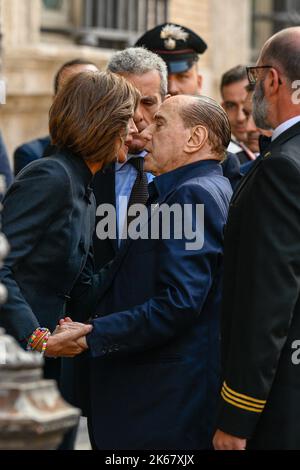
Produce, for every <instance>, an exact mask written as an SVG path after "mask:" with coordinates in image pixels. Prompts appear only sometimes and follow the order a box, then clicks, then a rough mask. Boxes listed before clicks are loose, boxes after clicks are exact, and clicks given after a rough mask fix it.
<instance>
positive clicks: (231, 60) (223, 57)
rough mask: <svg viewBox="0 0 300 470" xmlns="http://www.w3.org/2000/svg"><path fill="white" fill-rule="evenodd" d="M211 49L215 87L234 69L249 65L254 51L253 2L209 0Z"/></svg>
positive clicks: (247, 0)
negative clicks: (228, 71)
mask: <svg viewBox="0 0 300 470" xmlns="http://www.w3.org/2000/svg"><path fill="white" fill-rule="evenodd" d="M210 3H211V25H212V34H211V49H212V51H213V54H212V57H211V60H212V69H213V72H214V82H215V83H214V87H215V89H217V88H218V87H219V83H220V79H221V76H222V74H223V73H224V72H226V71H227V70H229V69H230V68H231V67H234V66H235V65H238V64H241V65H247V64H248V63H249V61H250V56H251V51H250V44H251V41H250V39H251V21H252V16H251V0H227V1H226V2H225V4H224V2H221V1H220V0H210Z"/></svg>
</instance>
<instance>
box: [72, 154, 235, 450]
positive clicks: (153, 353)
mask: <svg viewBox="0 0 300 470" xmlns="http://www.w3.org/2000/svg"><path fill="white" fill-rule="evenodd" d="M152 185H154V186H152V189H153V188H155V190H156V194H157V203H159V204H163V203H165V204H166V205H168V206H171V205H173V204H179V206H180V207H181V208H182V207H183V205H184V204H191V205H192V207H193V211H195V205H196V204H204V206H205V223H204V245H203V247H202V248H201V249H200V248H198V249H197V250H193V251H192V250H188V249H187V247H186V243H187V242H188V240H187V238H186V237H185V236H183V237H182V238H181V239H180V240H177V239H175V237H174V225H172V224H171V237H170V239H162V237H160V239H159V240H154V239H152V240H151V239H146V240H145V239H144V240H142V239H139V240H136V241H129V242H128V244H127V245H125V246H124V247H123V249H121V250H120V253H119V254H118V256H117V258H116V259H115V261H114V263H113V265H112V267H111V270H110V273H109V274H108V278H107V280H106V282H105V283H104V285H103V286H102V289H101V292H100V301H99V305H98V307H97V310H96V312H97V314H98V318H96V319H95V320H93V321H92V323H93V326H94V330H93V332H92V333H91V335H89V337H88V343H89V347H90V355H91V359H90V360H89V367H90V397H89V403H90V406H91V410H90V416H91V418H90V425H91V429H92V433H93V437H94V439H95V441H96V444H97V446H98V447H99V448H101V449H196V448H197V449H202V448H208V447H209V446H210V443H211V437H212V430H213V425H214V419H215V411H216V399H217V391H218V388H219V326H218V325H219V305H220V280H221V265H222V257H223V255H222V253H223V229H224V225H225V222H226V218H227V209H228V205H229V200H230V197H231V194H232V191H231V187H230V184H229V182H228V180H227V179H226V178H224V177H223V176H222V170H221V167H220V165H219V164H218V163H217V162H213V161H203V162H197V163H194V164H191V165H188V166H186V167H183V168H179V169H177V170H175V171H173V172H171V173H168V174H165V175H162V176H160V177H158V178H156V179H155V180H154V183H152ZM157 211H158V207H157V205H155V206H154V207H153V208H152V210H151V212H149V221H148V223H149V224H150V221H153V219H154V217H155V214H156V213H157ZM171 220H172V218H171ZM189 220H190V221H192V222H193V230H195V229H196V228H197V229H198V230H199V231H201V230H202V229H203V226H202V225H201V223H200V224H199V223H196V218H195V212H193V214H191V215H190V219H189ZM146 226H147V223H146ZM79 360H80V359H79ZM87 360H88V359H87ZM85 370H87V366H85ZM79 383H80V386H81V387H83V385H84V384H85V383H86V382H85V381H84V380H83V379H81V380H80V381H79Z"/></svg>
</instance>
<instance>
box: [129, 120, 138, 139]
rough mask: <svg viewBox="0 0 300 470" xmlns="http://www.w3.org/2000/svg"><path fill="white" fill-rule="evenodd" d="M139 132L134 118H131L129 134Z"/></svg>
mask: <svg viewBox="0 0 300 470" xmlns="http://www.w3.org/2000/svg"><path fill="white" fill-rule="evenodd" d="M138 132H139V131H138V128H137V127H136V125H135V122H134V120H133V118H131V119H130V120H129V131H128V134H129V135H132V134H138Z"/></svg>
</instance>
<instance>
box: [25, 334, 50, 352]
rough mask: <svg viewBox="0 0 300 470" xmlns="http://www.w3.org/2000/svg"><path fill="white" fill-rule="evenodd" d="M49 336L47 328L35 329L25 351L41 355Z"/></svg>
mask: <svg viewBox="0 0 300 470" xmlns="http://www.w3.org/2000/svg"><path fill="white" fill-rule="evenodd" d="M50 336H51V332H50V330H49V329H48V328H37V329H36V330H35V331H34V332H33V333H32V335H31V336H30V338H29V340H28V344H27V351H38V352H41V353H42V354H43V353H44V352H45V350H46V348H47V343H48V340H49V337H50ZM40 346H41V348H40Z"/></svg>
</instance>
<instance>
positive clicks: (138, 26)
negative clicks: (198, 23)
mask: <svg viewBox="0 0 300 470" xmlns="http://www.w3.org/2000/svg"><path fill="white" fill-rule="evenodd" d="M42 1H43V21H42V30H43V31H47V32H51V31H52V32H61V33H65V34H71V35H72V36H73V37H74V40H75V41H76V42H77V43H78V44H82V45H89V46H95V47H103V48H114V49H120V48H124V47H127V46H128V45H132V44H133V43H134V42H135V40H136V39H137V38H138V37H139V36H140V35H141V34H142V33H144V32H145V31H146V30H147V29H150V28H152V27H154V26H156V25H158V24H160V23H164V22H167V21H168V6H169V5H168V4H169V0H77V19H76V21H75V22H73V24H71V26H70V19H71V18H73V19H74V17H75V13H74V12H72V5H73V0H42ZM78 1H80V12H79V14H78ZM56 16H60V17H61V18H60V21H59V22H55V17H56ZM51 21H52V23H53V25H52V24H51ZM64 22H65V28H63V27H62V25H63V23H64ZM75 23H76V24H75Z"/></svg>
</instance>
